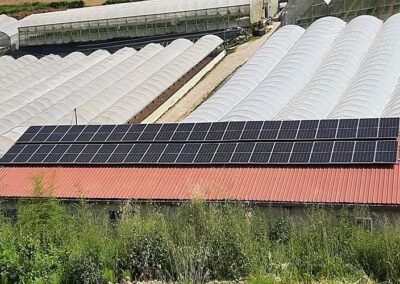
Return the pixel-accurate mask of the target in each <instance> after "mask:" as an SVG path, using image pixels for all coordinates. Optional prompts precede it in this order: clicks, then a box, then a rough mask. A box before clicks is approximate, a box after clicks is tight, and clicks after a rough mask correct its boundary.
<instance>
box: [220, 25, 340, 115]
mask: <svg viewBox="0 0 400 284" xmlns="http://www.w3.org/2000/svg"><path fill="white" fill-rule="evenodd" d="M344 26H345V22H343V21H342V20H340V19H338V18H333V17H326V18H322V19H319V20H318V21H316V22H314V23H313V24H312V25H311V26H310V27H309V28H308V29H307V30H306V32H305V33H304V34H303V35H302V37H301V38H300V39H299V40H298V41H297V42H296V44H295V45H294V46H293V48H292V49H291V50H290V51H289V52H288V53H287V55H286V56H285V57H284V58H283V59H282V60H281V61H280V62H279V63H278V65H277V66H276V67H275V68H274V69H273V70H272V71H271V73H270V74H269V75H268V76H267V77H266V78H265V79H264V80H263V81H262V82H261V83H260V84H259V85H258V86H257V87H256V88H255V89H254V90H253V91H252V92H251V93H250V94H249V95H248V96H247V97H245V98H244V99H243V100H242V101H240V102H239V104H238V105H237V106H236V107H234V108H233V109H232V110H231V111H229V112H228V113H227V114H226V115H225V116H224V117H223V118H222V119H221V120H223V121H230V120H270V119H272V118H273V117H275V116H276V115H277V113H278V112H279V111H280V110H281V109H282V108H283V107H284V106H285V105H286V104H287V103H288V102H289V101H290V100H291V99H292V98H293V97H294V96H295V94H296V93H298V92H299V91H301V90H302V89H303V88H304V86H305V85H306V84H307V82H308V81H309V80H310V79H311V78H312V77H313V76H314V74H315V72H316V71H317V69H318V67H319V65H320V63H321V61H322V60H323V58H324V56H326V55H327V54H328V53H329V51H330V49H331V46H332V44H333V42H334V41H335V39H336V38H337V37H338V36H339V35H340V33H341V31H342V30H343V28H344Z"/></svg>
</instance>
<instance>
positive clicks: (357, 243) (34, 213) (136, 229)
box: [0, 182, 400, 283]
mask: <svg viewBox="0 0 400 284" xmlns="http://www.w3.org/2000/svg"><path fill="white" fill-rule="evenodd" d="M42 186H43V185H42V184H41V183H40V182H37V184H36V187H38V188H41V187H42ZM36 191H37V192H38V195H41V192H42V190H36ZM96 208H97V209H96ZM96 208H95V207H94V206H93V205H91V204H88V203H85V202H83V201H82V202H81V203H79V204H77V205H75V206H72V207H71V205H69V206H68V207H66V206H65V205H63V204H62V203H60V202H59V201H57V200H56V199H53V198H51V197H38V198H36V199H35V200H31V201H21V202H20V204H19V206H18V218H17V220H14V221H13V220H12V219H9V218H5V217H1V218H0V279H1V282H2V283H107V282H108V281H110V282H112V283H120V282H121V281H122V279H125V278H126V277H130V279H133V280H140V281H147V280H159V281H165V282H179V283H206V282H209V281H213V280H219V281H234V280H236V281H237V280H243V281H248V282H249V283H272V282H275V281H280V282H283V283H287V282H297V283H299V282H307V283H310V282H319V281H336V282H356V281H360V280H362V281H364V280H365V281H376V282H398V281H399V279H400V254H399V252H400V225H398V224H389V223H388V221H387V220H385V218H383V219H381V220H380V223H379V224H376V225H375V226H374V228H373V229H372V230H371V228H370V227H368V226H363V225H359V224H357V223H356V222H355V221H354V215H356V214H358V213H355V211H351V212H348V211H347V210H345V209H343V210H340V211H337V210H336V211H334V210H331V209H329V208H310V209H309V210H308V213H307V214H306V216H304V217H301V218H300V217H290V216H285V214H282V216H281V217H272V215H270V214H269V213H268V210H266V211H264V212H262V211H261V210H259V209H258V208H255V207H249V206H245V205H243V204H240V203H229V202H228V203H224V204H207V203H205V202H204V201H201V200H194V201H192V202H190V203H187V204H184V205H180V206H178V207H174V208H171V207H169V208H167V207H165V206H164V207H162V206H157V205H146V206H136V205H131V204H123V205H121V212H120V213H121V214H119V216H120V219H119V220H116V221H114V222H112V223H110V220H109V218H108V216H109V215H108V212H107V214H102V212H101V210H99V209H98V207H96ZM360 210H361V209H360ZM275 215H276V214H275ZM362 215H363V216H366V215H368V212H367V211H363V212H362Z"/></svg>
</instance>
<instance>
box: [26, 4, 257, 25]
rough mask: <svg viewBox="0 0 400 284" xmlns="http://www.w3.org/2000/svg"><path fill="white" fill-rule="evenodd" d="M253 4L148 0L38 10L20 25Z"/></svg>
mask: <svg viewBox="0 0 400 284" xmlns="http://www.w3.org/2000/svg"><path fill="white" fill-rule="evenodd" d="M249 4H250V0H196V1H187V0H168V1H162V0H148V1H139V2H131V3H123V4H113V5H105V6H98V7H87V8H78V9H70V10H66V11H61V12H51V13H42V14H34V15H30V16H28V17H26V18H24V19H22V20H21V21H20V27H30V26H40V25H51V24H62V23H75V22H87V21H95V20H107V19H117V18H125V17H136V16H146V15H158V14H166V13H176V12H187V11H196V10H203V9H213V8H221V7H231V6H240V5H249Z"/></svg>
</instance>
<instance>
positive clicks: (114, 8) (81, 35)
mask: <svg viewBox="0 0 400 284" xmlns="http://www.w3.org/2000/svg"><path fill="white" fill-rule="evenodd" d="M263 16H264V4H263V1H262V0H217V1H216V0H198V1H182V0H171V1H159V0H151V1H140V2H133V3H123V4H115V5H105V6H97V7H87V8H79V9H70V10H67V11H61V12H52V13H44V14H35V15H30V16H28V17H26V18H24V19H23V20H21V22H20V28H19V38H20V45H21V47H22V46H35V45H52V44H66V43H71V42H88V41H104V40H110V39H115V38H136V37H149V36H156V35H166V34H183V33H185V34H186V33H195V32H202V31H214V30H222V29H227V28H230V27H236V26H243V27H248V26H249V25H250V24H251V23H256V22H257V21H259V20H260V19H261V17H263Z"/></svg>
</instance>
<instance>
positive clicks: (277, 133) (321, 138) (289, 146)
mask: <svg viewBox="0 0 400 284" xmlns="http://www.w3.org/2000/svg"><path fill="white" fill-rule="evenodd" d="M398 134H399V118H381V119H377V118H371V119H345V120H335V119H329V120H305V121H248V122H245V121H233V122H214V123H181V124H176V123H167V124H135V125H86V126H84V125H77V126H66V125H61V126H33V127H30V128H29V129H28V130H27V131H26V132H25V133H24V134H23V135H22V136H21V138H20V139H19V140H18V141H17V143H16V144H15V145H14V146H13V147H12V148H11V149H10V150H9V151H8V152H7V153H6V154H5V155H4V156H3V158H2V159H1V163H2V164H10V163H11V164H158V163H159V164H230V163H231V164H232V163H233V164H235V163H236V164H347V163H356V164H357V163H395V162H396V161H397V144H398V143H397V141H395V140H394V138H397V137H398Z"/></svg>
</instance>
